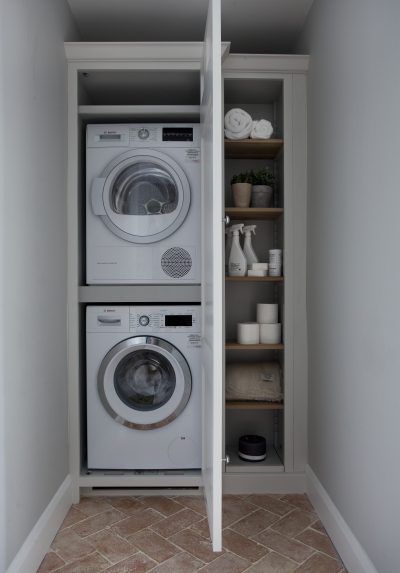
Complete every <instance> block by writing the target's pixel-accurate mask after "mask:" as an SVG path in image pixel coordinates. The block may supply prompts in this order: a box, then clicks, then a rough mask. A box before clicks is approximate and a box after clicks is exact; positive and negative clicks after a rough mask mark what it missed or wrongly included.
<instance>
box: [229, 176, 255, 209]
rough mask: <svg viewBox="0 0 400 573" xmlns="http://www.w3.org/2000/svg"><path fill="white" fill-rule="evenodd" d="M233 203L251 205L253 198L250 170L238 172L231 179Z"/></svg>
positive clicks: (239, 205)
mask: <svg viewBox="0 0 400 573" xmlns="http://www.w3.org/2000/svg"><path fill="white" fill-rule="evenodd" d="M231 188H232V196H233V205H234V206H235V207H241V208H244V207H249V206H250V199H251V189H252V179H251V174H250V173H249V172H248V171H245V172H243V173H238V174H237V175H234V176H233V177H232V179H231Z"/></svg>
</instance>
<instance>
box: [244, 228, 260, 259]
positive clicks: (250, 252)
mask: <svg viewBox="0 0 400 573" xmlns="http://www.w3.org/2000/svg"><path fill="white" fill-rule="evenodd" d="M256 228H257V225H247V227H244V228H243V233H244V246H243V252H244V256H245V257H246V261H247V267H250V266H251V265H252V264H253V263H258V257H257V255H256V254H255V252H254V249H253V245H252V244H251V234H252V233H254V234H256Z"/></svg>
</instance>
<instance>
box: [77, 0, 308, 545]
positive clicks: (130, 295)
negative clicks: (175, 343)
mask: <svg viewBox="0 0 400 573" xmlns="http://www.w3.org/2000/svg"><path fill="white" fill-rule="evenodd" d="M228 51H229V45H228V44H221V7H220V0H210V5H209V13H208V20H207V27H206V31H205V38H204V43H203V42H201V43H176V44H171V43H167V44H163V43H161V44H157V43H151V44H146V43H140V44H135V43H133V44H129V43H128V44H127V43H122V44H98V43H87V44H82V43H77V44H71V43H67V44H66V55H67V60H68V69H69V72H68V74H69V108H68V110H69V111H68V113H69V129H68V142H69V157H68V162H69V167H68V230H69V245H68V248H69V255H68V261H69V268H68V273H69V284H68V309H69V310H68V313H69V315H68V337H69V412H70V451H71V454H70V468H71V474H72V476H73V480H74V486H75V487H74V493H75V499H77V498H78V497H79V491H80V488H85V487H91V488H93V487H97V488H101V487H120V488H121V487H122V488H124V487H125V488H130V487H142V488H146V487H159V488H162V487H193V486H194V487H202V488H204V493H205V496H206V499H207V508H208V517H209V523H210V529H211V531H212V538H213V546H214V549H215V550H218V549H219V548H220V547H221V521H222V492H223V491H224V492H226V493H239V492H242V493H247V492H274V491H275V492H286V491H303V490H304V465H305V461H306V404H307V383H306V375H307V372H306V324H305V264H306V261H305V223H306V221H305V217H306V151H305V149H306V134H305V113H306V110H305V89H306V69H307V58H305V57H296V56H293V57H292V56H262V55H258V56H251V55H247V56H239V55H229V56H228V55H227V54H228ZM222 62H223V64H222ZM224 92H225V100H224V99H223V93H224ZM232 104H235V105H236V104H240V105H242V106H247V107H248V109H249V110H250V111H251V110H252V111H253V113H256V110H258V112H260V113H261V112H262V113H267V114H270V115H271V117H272V118H274V122H275V124H276V128H277V131H278V136H279V137H276V138H275V139H278V140H279V141H278V142H275V143H271V142H266V143H259V144H254V143H253V144H248V143H244V144H242V147H240V144H237V145H236V144H226V145H225V152H224V142H223V114H224V107H225V109H226V108H227V106H229V105H232ZM151 120H153V121H154V120H156V121H160V120H162V121H171V122H172V121H181V122H183V121H200V123H201V129H202V146H201V154H202V210H203V217H202V235H203V236H202V246H203V257H202V259H203V260H202V276H203V280H202V285H201V289H200V285H188V286H186V287H179V288H178V289H177V288H173V287H171V286H165V287H162V289H163V291H162V293H163V302H164V303H165V302H173V303H174V302H195V301H199V302H200V300H201V302H202V312H203V341H202V346H203V468H202V472H201V473H200V472H197V473H196V472H182V473H180V475H171V474H167V475H165V474H164V475H145V474H142V475H138V474H136V475H133V474H129V473H126V474H120V475H117V474H116V473H114V474H111V473H107V472H103V473H101V472H97V473H96V472H91V473H88V472H87V471H86V467H85V459H86V453H85V448H86V446H85V396H84V390H83V388H84V386H85V385H84V379H85V365H84V357H85V344H84V336H83V333H84V314H85V313H84V311H85V305H86V304H90V303H99V302H101V303H113V304H115V303H121V304H122V303H125V304H126V303H128V302H132V303H134V302H147V303H151V302H154V301H156V300H159V297H160V288H161V287H157V286H156V285H150V286H144V285H141V286H140V285H139V286H128V285H124V286H97V285H96V286H86V285H85V282H84V276H85V274H84V265H85V261H84V257H83V254H82V253H83V251H84V249H83V246H84V196H85V189H84V128H85V126H86V124H87V123H99V122H100V121H101V122H110V123H112V122H119V123H121V122H134V121H151ZM280 140H282V141H280ZM249 145H250V147H249ZM274 157H277V159H276V160H273V159H271V158H274ZM254 161H256V162H258V163H259V164H263V162H265V161H267V162H270V161H272V163H271V165H274V169H275V170H276V171H277V173H278V175H279V181H280V184H279V193H278V194H277V199H276V204H275V205H274V207H273V208H272V209H270V210H269V211H268V212H264V211H263V212H258V213H254V212H250V213H245V212H241V213H237V212H234V211H232V210H229V208H228V211H227V212H229V213H230V215H231V216H233V218H239V219H240V220H243V219H248V218H255V219H256V220H257V221H260V223H259V227H260V234H259V235H258V236H257V241H258V243H256V247H257V248H258V249H264V250H265V249H267V248H268V245H277V244H279V245H282V246H283V248H284V261H285V276H284V279H283V280H277V281H273V280H265V281H258V282H257V281H254V282H253V281H250V280H243V281H233V280H232V281H227V284H226V285H225V284H224V282H225V278H224V216H225V213H224V209H225V206H226V205H229V200H230V199H229V184H228V183H227V181H228V179H229V178H230V175H231V173H232V172H233V171H234V170H235V169H236V168H237V166H238V165H239V164H240V165H251V164H253V162H254ZM224 190H227V191H228V195H227V203H226V205H224ZM225 297H226V301H227V302H229V301H231V302H230V305H231V309H230V308H227V312H226V320H225ZM271 299H273V300H277V301H279V302H280V304H281V309H282V310H283V305H284V340H283V345H282V346H281V345H279V346H278V347H277V348H276V349H271V348H267V349H262V348H257V349H255V350H254V352H255V353H260V352H261V353H263V352H267V355H269V354H268V353H271V352H272V353H273V356H274V357H276V358H277V359H279V360H280V361H281V364H282V367H283V371H284V401H283V404H281V405H279V407H276V408H271V407H267V406H264V407H262V408H260V409H258V410H257V409H256V408H254V407H252V406H250V408H249V407H248V406H246V407H244V406H242V407H241V406H240V405H237V404H236V405H232V404H228V408H227V409H226V410H225V408H224V405H225V397H224V383H223V382H224V364H225V354H226V353H227V356H229V353H232V354H231V356H232V355H235V353H240V355H241V356H245V354H246V353H247V357H246V360H252V359H253V358H252V355H251V352H253V351H251V350H249V349H247V350H245V351H243V349H240V348H237V347H235V346H234V345H233V346H229V344H233V343H230V342H229V338H232V333H233V329H234V324H235V322H236V321H237V320H238V319H239V318H240V317H242V316H244V314H245V313H246V312H247V310H246V308H247V309H248V308H250V306H252V305H253V306H254V304H255V303H256V302H269V300H271ZM232 309H233V310H232ZM241 313H242V314H241ZM248 320H250V317H248ZM225 331H226V334H227V340H228V343H227V344H226V345H225ZM225 346H226V347H225ZM275 353H276V354H275ZM246 420H247V421H248V423H249V424H250V423H252V422H253V420H256V426H255V427H257V428H259V427H261V428H263V427H264V424H265V427H266V428H269V430H268V431H270V432H271V435H272V434H273V432H275V433H276V437H277V443H276V446H277V448H276V452H277V453H276V455H275V454H274V456H273V457H272V458H270V459H269V460H268V464H266V465H264V466H262V467H261V466H258V467H256V466H253V467H251V466H248V465H243V464H241V463H239V462H237V461H235V460H233V461H232V463H231V465H230V466H229V465H226V464H225V457H226V453H227V451H226V447H225V445H226V444H227V445H228V446H229V447H232V446H234V443H235V440H236V439H237V436H238V433H239V432H240V431H242V428H243V427H244V425H246V424H247V422H246ZM278 442H280V444H278ZM279 445H280V446H281V448H280V449H279V448H278V446H279ZM233 457H235V452H234V451H233ZM260 468H261V469H260Z"/></svg>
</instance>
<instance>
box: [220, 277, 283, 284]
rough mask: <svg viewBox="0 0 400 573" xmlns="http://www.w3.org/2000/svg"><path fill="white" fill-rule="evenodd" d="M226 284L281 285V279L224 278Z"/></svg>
mask: <svg viewBox="0 0 400 573" xmlns="http://www.w3.org/2000/svg"><path fill="white" fill-rule="evenodd" d="M225 280H226V281H227V282H244V283H258V282H266V283H283V280H284V278H283V277H225Z"/></svg>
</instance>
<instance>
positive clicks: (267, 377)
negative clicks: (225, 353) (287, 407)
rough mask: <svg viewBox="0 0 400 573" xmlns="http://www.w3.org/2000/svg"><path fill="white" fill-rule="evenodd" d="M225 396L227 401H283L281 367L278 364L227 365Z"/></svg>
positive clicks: (241, 363) (234, 363)
mask: <svg viewBox="0 0 400 573" xmlns="http://www.w3.org/2000/svg"><path fill="white" fill-rule="evenodd" d="M225 394H226V399H227V400H256V401H266V402H279V401H280V400H282V398H283V395H282V387H281V367H280V365H279V364H278V362H256V363H251V364H247V363H244V362H233V363H228V364H227V365H226V375H225Z"/></svg>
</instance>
